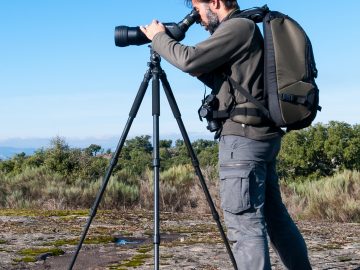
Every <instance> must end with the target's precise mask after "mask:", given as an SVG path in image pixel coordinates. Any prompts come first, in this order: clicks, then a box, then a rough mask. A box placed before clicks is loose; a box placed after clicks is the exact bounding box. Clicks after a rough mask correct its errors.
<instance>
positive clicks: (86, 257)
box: [0, 210, 360, 270]
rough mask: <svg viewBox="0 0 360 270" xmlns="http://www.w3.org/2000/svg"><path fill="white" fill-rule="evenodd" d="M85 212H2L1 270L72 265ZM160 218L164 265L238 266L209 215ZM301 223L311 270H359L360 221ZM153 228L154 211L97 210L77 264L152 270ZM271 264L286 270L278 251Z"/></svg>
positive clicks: (165, 215)
mask: <svg viewBox="0 0 360 270" xmlns="http://www.w3.org/2000/svg"><path fill="white" fill-rule="evenodd" d="M87 217H88V213H87V211H75V212H71V211H34V212H30V211H19V212H16V211H10V210H8V211H5V210H0V269H39V270H41V269H68V267H69V264H70V261H71V258H72V255H73V253H74V251H75V250H76V246H77V244H78V242H79V239H80V235H81V232H82V229H83V227H84V225H85V224H86V222H87ZM160 218H161V228H160V230H161V238H162V242H161V245H160V269H169V270H170V269H171V270H175V269H185V270H193V269H194V270H195V269H199V270H202V269H204V270H205V269H206V270H215V269H216V270H220V269H221V270H226V269H233V268H232V266H231V263H230V259H229V256H228V254H227V252H226V249H225V246H224V244H223V242H222V239H221V237H220V234H219V232H218V228H217V226H216V223H215V222H213V219H212V216H211V215H204V214H196V213H194V214H173V213H161V214H160ZM297 224H298V226H299V228H300V230H301V232H302V233H303V236H304V238H305V240H306V243H307V245H308V249H309V255H310V260H311V263H312V265H313V269H358V270H359V269H360V233H359V232H360V224H343V223H331V222H319V221H317V222H309V221H306V222H305V221H302V222H298V223H297ZM152 228H153V216H152V213H151V211H144V210H136V211H132V212H129V211H127V212H126V211H99V212H98V214H97V216H96V217H95V219H94V220H93V221H92V223H91V226H90V230H89V232H88V235H87V238H86V239H87V240H86V242H85V243H84V245H83V246H82V248H81V250H80V254H79V256H78V258H77V260H76V263H75V266H74V268H73V269H118V270H127V269H138V270H142V269H153V268H154V266H153V263H154V261H153V259H154V254H153V243H152V241H153V240H152V236H151V235H152V230H153V229H152ZM61 253H64V254H63V255H60V254H61ZM271 261H272V269H285V268H283V267H282V265H281V262H280V261H279V260H278V258H277V256H276V255H275V254H274V252H273V251H272V250H271Z"/></svg>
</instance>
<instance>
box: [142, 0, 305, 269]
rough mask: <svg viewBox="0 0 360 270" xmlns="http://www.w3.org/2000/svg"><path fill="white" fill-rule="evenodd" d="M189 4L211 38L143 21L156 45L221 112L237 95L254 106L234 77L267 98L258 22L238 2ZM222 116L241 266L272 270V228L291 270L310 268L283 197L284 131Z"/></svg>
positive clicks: (225, 190)
mask: <svg viewBox="0 0 360 270" xmlns="http://www.w3.org/2000/svg"><path fill="white" fill-rule="evenodd" d="M186 2H187V3H188V4H190V2H191V4H192V6H193V7H194V8H195V9H196V10H197V11H198V12H199V14H200V17H201V24H202V25H203V26H204V27H205V29H206V30H207V31H209V32H210V33H211V36H210V37H209V38H208V39H206V40H205V41H203V42H200V43H199V44H197V45H196V46H185V45H183V44H180V43H179V42H177V41H175V40H174V39H172V38H171V37H169V36H168V35H167V34H166V33H165V28H164V26H163V25H162V24H161V23H160V22H158V21H156V20H154V21H153V22H152V23H151V24H150V25H149V26H146V27H140V29H141V30H142V31H143V33H144V34H145V35H146V36H147V37H148V38H149V39H150V40H152V47H153V49H154V50H155V51H156V52H157V53H159V54H160V55H161V56H162V57H163V58H165V59H166V60H167V61H169V62H170V63H171V64H173V65H175V66H176V67H178V68H179V69H181V70H182V71H184V72H188V73H190V74H191V75H193V76H197V77H198V79H200V80H201V81H203V82H204V83H205V84H206V85H208V86H209V87H211V88H212V93H214V94H216V97H217V98H218V100H219V105H218V108H215V109H218V110H219V111H226V110H228V109H229V108H230V109H231V106H232V105H233V104H234V103H233V101H234V99H235V100H236V104H240V105H241V107H242V108H254V106H253V105H252V104H251V103H250V102H248V101H247V100H246V98H245V97H243V96H242V95H241V94H240V93H238V92H237V91H236V90H234V89H233V87H232V85H231V83H229V80H228V79H227V78H228V77H231V78H232V79H234V80H235V81H237V82H238V83H239V84H241V86H242V87H243V88H245V89H246V90H247V91H249V92H250V93H251V94H252V95H253V96H254V97H255V98H257V99H258V100H259V101H260V102H263V101H264V99H265V98H266V97H265V96H264V93H263V54H264V52H263V39H262V36H261V33H260V31H259V29H258V27H257V26H256V24H255V23H253V22H252V21H250V20H247V19H243V18H239V17H238V16H237V15H238V13H239V6H238V4H237V1H236V0H192V1H189V0H188V1H186ZM219 121H221V124H222V128H221V130H219V132H220V135H221V137H220V142H219V166H220V167H219V172H220V197H221V207H222V209H223V210H224V218H225V224H226V226H227V231H228V232H227V235H228V238H229V240H230V241H231V242H232V243H233V253H234V256H235V259H236V263H237V266H238V269H241V270H243V269H250V270H257V269H271V264H270V257H269V250H268V243H267V237H266V235H267V234H268V235H269V238H270V241H271V244H272V245H273V247H274V249H275V250H276V252H277V253H278V255H279V257H280V258H281V260H282V262H283V263H284V265H285V266H286V267H287V268H288V269H301V270H305V269H311V266H310V263H309V259H308V255H307V248H306V244H305V242H304V239H303V238H302V236H301V234H300V232H299V230H298V229H297V227H296V225H295V224H294V222H293V221H292V219H291V217H290V216H289V214H288V212H287V210H286V208H285V206H284V204H283V203H282V199H281V195H280V189H279V184H278V177H277V173H276V157H277V154H278V152H279V149H280V142H281V136H282V131H281V129H278V128H275V127H273V126H272V125H271V123H269V122H268V121H267V120H266V119H264V118H263V117H260V116H255V117H254V116H253V115H246V114H243V115H233V116H231V117H228V118H224V119H221V120H219Z"/></svg>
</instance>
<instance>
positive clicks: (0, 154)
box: [0, 146, 36, 160]
mask: <svg viewBox="0 0 360 270" xmlns="http://www.w3.org/2000/svg"><path fill="white" fill-rule="evenodd" d="M35 150H36V149H35V148H18V147H1V146H0V159H2V160H4V159H9V158H12V157H13V156H15V155H16V154H20V153H23V152H24V153H25V154H26V155H32V154H34V152H35Z"/></svg>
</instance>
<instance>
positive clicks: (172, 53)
mask: <svg viewBox="0 0 360 270" xmlns="http://www.w3.org/2000/svg"><path fill="white" fill-rule="evenodd" d="M254 29H255V26H254V23H253V22H251V21H250V20H246V19H240V18H238V19H230V20H227V21H225V22H223V23H221V24H220V25H219V27H218V29H217V30H216V31H215V32H214V33H213V34H212V35H211V36H210V37H209V38H208V39H206V40H205V41H203V42H200V43H198V44H197V45H195V46H186V45H183V44H181V43H179V42H177V41H176V40H174V39H172V38H171V37H170V36H168V35H167V34H166V33H165V32H160V33H158V34H156V35H155V37H154V38H153V41H152V47H153V49H154V50H155V51H156V52H157V53H159V54H160V55H161V56H162V57H164V58H165V59H166V60H167V61H168V62H170V63H171V64H173V65H174V66H176V67H177V68H179V69H180V70H182V71H184V72H188V73H201V74H203V73H209V72H211V71H212V70H214V69H216V68H218V67H220V66H221V65H223V64H224V63H226V62H228V61H229V59H231V58H232V57H234V56H235V54H239V52H240V51H242V50H246V49H247V48H248V46H249V44H250V42H251V41H249V40H247V39H246V37H249V36H251V35H249V32H251V33H252V32H253V31H254Z"/></svg>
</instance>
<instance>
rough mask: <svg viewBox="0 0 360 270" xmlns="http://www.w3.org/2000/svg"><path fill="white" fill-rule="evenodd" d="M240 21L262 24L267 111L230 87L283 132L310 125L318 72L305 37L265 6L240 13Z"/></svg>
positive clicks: (316, 100)
mask: <svg viewBox="0 0 360 270" xmlns="http://www.w3.org/2000/svg"><path fill="white" fill-rule="evenodd" d="M238 16H239V17H242V18H247V19H251V20H253V21H254V22H255V23H260V22H262V23H263V34H264V52H265V55H264V91H265V96H266V99H267V108H266V107H265V106H264V105H263V104H261V103H260V102H259V101H258V100H256V99H255V98H254V97H252V96H251V94H250V93H249V92H248V91H246V90H245V89H244V88H243V87H241V86H240V85H239V84H238V83H237V82H236V81H234V80H233V79H231V78H228V79H229V80H230V83H231V84H232V87H233V88H234V89H236V90H238V91H239V92H240V93H241V94H242V95H244V96H245V97H246V98H247V99H248V100H249V101H250V102H252V103H253V104H255V105H256V106H257V107H258V109H259V110H260V111H261V112H262V114H264V115H265V117H266V118H268V119H270V120H271V122H273V123H274V124H275V126H277V127H283V128H287V131H290V130H296V129H302V128H305V127H308V126H309V125H311V123H312V121H313V120H314V119H315V117H316V114H317V111H320V110H321V107H320V106H319V89H318V87H317V85H316V83H315V78H316V77H317V74H318V71H317V69H316V64H315V59H314V54H313V49H312V45H311V42H310V39H309V37H308V36H307V35H306V33H305V31H304V30H303V29H302V27H301V26H300V25H299V24H298V23H297V22H296V21H295V20H293V19H292V18H290V17H289V16H287V15H284V14H282V13H280V12H277V11H270V10H269V8H268V7H267V6H266V5H265V6H263V7H257V8H252V9H247V10H243V11H241V13H240V14H239V15H238Z"/></svg>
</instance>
